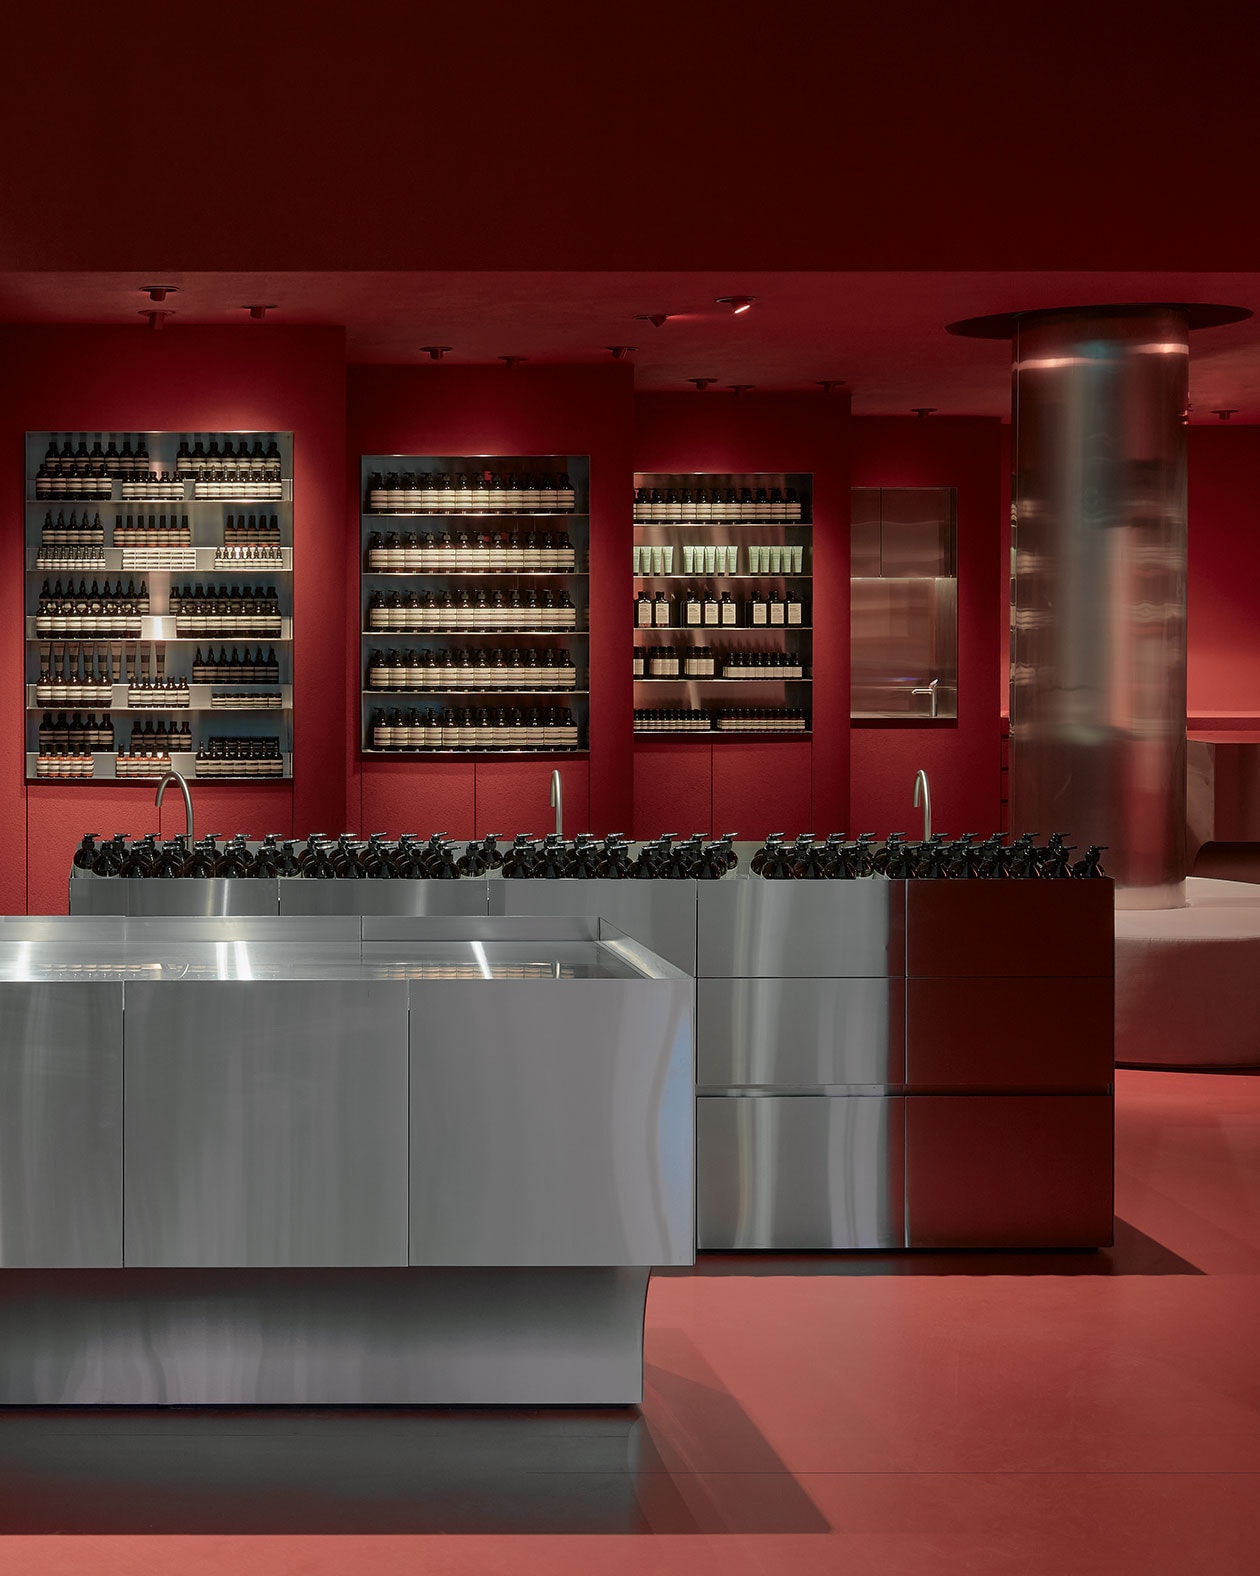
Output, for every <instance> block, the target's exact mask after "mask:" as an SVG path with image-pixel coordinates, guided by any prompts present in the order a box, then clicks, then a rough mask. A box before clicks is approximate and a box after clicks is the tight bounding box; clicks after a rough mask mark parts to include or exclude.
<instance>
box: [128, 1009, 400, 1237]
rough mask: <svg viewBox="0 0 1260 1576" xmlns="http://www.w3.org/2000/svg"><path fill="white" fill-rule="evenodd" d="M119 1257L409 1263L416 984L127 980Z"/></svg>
mask: <svg viewBox="0 0 1260 1576" xmlns="http://www.w3.org/2000/svg"><path fill="white" fill-rule="evenodd" d="M125 1058H126V1139H125V1164H124V1179H125V1184H124V1197H125V1222H126V1263H127V1264H128V1265H151V1266H209V1265H249V1266H276V1265H383V1264H405V1263H406V1262H407V1247H406V1245H407V1202H406V1201H407V986H406V985H405V984H403V983H397V984H395V983H392V982H380V983H366V982H346V981H311V982H306V983H300V984H299V983H283V984H270V983H261V982H252V983H236V982H228V983H225V982H214V983H201V982H196V983H178V984H128V985H127V986H126V987H125Z"/></svg>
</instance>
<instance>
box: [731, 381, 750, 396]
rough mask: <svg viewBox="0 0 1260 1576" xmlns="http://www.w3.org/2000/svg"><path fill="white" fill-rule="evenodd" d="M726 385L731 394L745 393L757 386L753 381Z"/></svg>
mask: <svg viewBox="0 0 1260 1576" xmlns="http://www.w3.org/2000/svg"><path fill="white" fill-rule="evenodd" d="M726 386H727V388H728V389H730V391H731V393H732V394H747V393H748V391H749V389H755V388H756V387H757V385H756V384H755V383H728V384H727V385H726Z"/></svg>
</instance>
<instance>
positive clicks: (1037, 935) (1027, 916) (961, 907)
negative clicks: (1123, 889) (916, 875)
mask: <svg viewBox="0 0 1260 1576" xmlns="http://www.w3.org/2000/svg"><path fill="white" fill-rule="evenodd" d="M906 888H907V892H906V972H907V973H908V974H911V975H918V976H928V975H950V976H954V977H958V978H965V977H967V976H974V975H989V976H998V975H1005V976H1009V977H1014V976H1019V975H1022V976H1034V977H1035V976H1038V975H1041V976H1048V975H1089V974H1092V975H1108V974H1110V973H1111V972H1112V969H1113V960H1114V953H1115V936H1114V930H1115V917H1114V915H1115V892H1114V888H1113V886H1112V883H1111V882H1110V881H1106V880H1103V881H909V882H907V883H906Z"/></svg>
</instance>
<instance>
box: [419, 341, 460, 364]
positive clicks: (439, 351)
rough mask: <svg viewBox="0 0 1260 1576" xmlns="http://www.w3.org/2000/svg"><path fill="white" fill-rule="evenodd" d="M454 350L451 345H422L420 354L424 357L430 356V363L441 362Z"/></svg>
mask: <svg viewBox="0 0 1260 1576" xmlns="http://www.w3.org/2000/svg"><path fill="white" fill-rule="evenodd" d="M453 348H454V347H453V346H451V345H421V346H420V352H421V354H422V355H425V356H428V358H429V360H430V361H441V359H442V357H443V356H444V355H445V354H446V353H447V351H448V350H451V349H453Z"/></svg>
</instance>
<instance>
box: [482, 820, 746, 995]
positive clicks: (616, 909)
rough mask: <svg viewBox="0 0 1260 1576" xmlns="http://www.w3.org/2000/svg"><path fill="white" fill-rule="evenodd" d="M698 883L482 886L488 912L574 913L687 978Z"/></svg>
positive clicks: (692, 956)
mask: <svg viewBox="0 0 1260 1576" xmlns="http://www.w3.org/2000/svg"><path fill="white" fill-rule="evenodd" d="M758 846H760V845H758ZM698 885H700V883H699V882H696V881H491V882H489V883H488V886H489V893H490V912H491V913H492V914H541V915H570V914H574V915H590V916H592V917H594V918H598V919H606V920H608V921H609V922H610V923H611V924H613V925H616V927H617V929H618V930H623V931H625V933H626V935H628V936H633V937H634V939H635V940H636V941H641V942H643V944H644V945H645V946H646V947H648V948H650V950H651V951H653V952H655V953H658V954H659V955H660V956H661V957H663V958H664V959H665V960H666V961H667V962H669V963H672V964H673V965H674V967H675V968H679V969H683V970H685V971H686V972H687V973H688V974H694V973H695V972H696V888H697V886H698Z"/></svg>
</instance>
